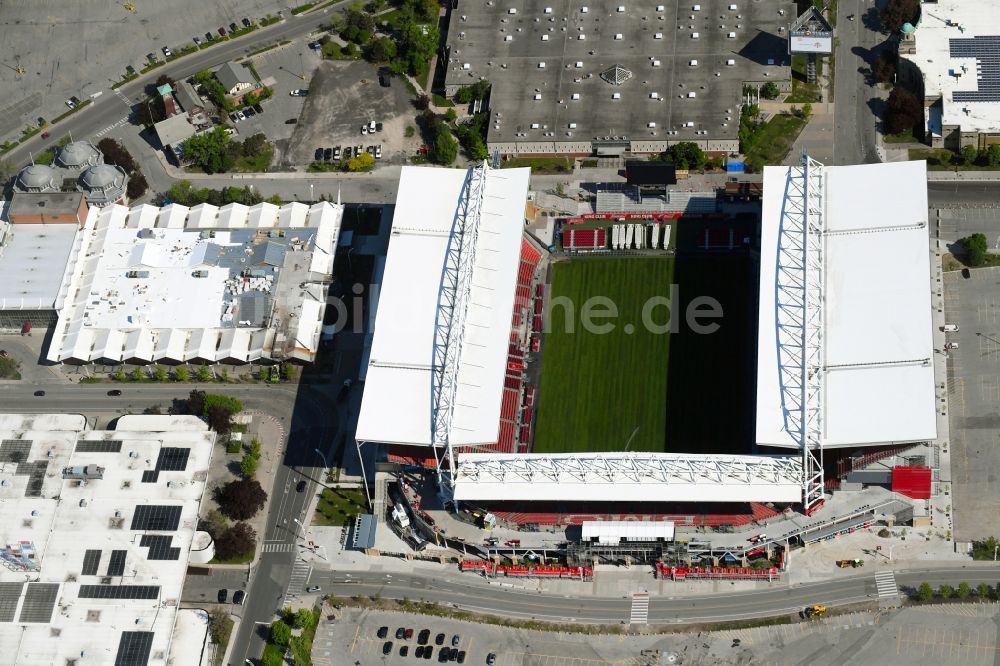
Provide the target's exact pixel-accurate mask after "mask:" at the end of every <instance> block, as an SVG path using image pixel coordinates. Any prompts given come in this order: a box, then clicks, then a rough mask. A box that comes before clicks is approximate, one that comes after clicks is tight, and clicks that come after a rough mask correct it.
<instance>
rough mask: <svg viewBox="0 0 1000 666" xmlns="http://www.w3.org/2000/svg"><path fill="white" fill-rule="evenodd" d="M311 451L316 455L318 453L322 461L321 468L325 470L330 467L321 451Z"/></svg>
mask: <svg viewBox="0 0 1000 666" xmlns="http://www.w3.org/2000/svg"><path fill="white" fill-rule="evenodd" d="M313 451H315V452H316V453H318V454H319V457H320V458H322V459H323V467H325V468H328V467H330V465H329V463H327V462H326V456H325V455H323V452H322V451H320V450H319V449H318V448H317V449H313Z"/></svg>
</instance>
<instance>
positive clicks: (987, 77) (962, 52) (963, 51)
mask: <svg viewBox="0 0 1000 666" xmlns="http://www.w3.org/2000/svg"><path fill="white" fill-rule="evenodd" d="M948 46H949V49H950V51H951V57H952V58H975V59H976V81H977V83H978V86H977V88H978V89H977V90H956V91H955V92H953V93H952V99H953V100H954V101H956V102H1000V36H998V35H980V36H978V37H973V38H971V39H968V38H960V39H949V40H948Z"/></svg>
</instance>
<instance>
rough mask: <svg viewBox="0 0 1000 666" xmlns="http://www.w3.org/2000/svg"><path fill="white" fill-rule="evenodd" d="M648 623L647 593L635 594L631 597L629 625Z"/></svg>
mask: <svg viewBox="0 0 1000 666" xmlns="http://www.w3.org/2000/svg"><path fill="white" fill-rule="evenodd" d="M648 623H649V592H636V593H635V594H633V595H632V612H631V615H630V617H629V624H648Z"/></svg>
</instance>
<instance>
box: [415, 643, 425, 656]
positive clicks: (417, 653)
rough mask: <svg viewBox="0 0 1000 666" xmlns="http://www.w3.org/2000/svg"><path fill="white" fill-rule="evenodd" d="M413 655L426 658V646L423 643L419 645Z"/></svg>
mask: <svg viewBox="0 0 1000 666" xmlns="http://www.w3.org/2000/svg"><path fill="white" fill-rule="evenodd" d="M413 656H414V657H416V658H417V659H423V658H424V646H423V645H418V646H417V649H416V651H414V653H413Z"/></svg>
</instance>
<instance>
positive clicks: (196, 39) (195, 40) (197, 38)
mask: <svg viewBox="0 0 1000 666" xmlns="http://www.w3.org/2000/svg"><path fill="white" fill-rule="evenodd" d="M194 45H195V46H201V37H195V38H194Z"/></svg>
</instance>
